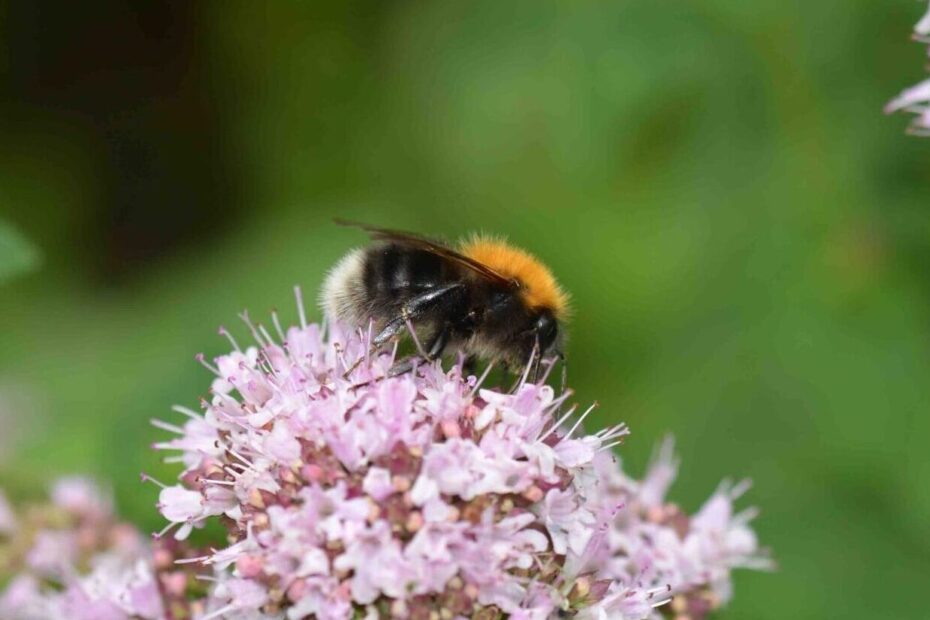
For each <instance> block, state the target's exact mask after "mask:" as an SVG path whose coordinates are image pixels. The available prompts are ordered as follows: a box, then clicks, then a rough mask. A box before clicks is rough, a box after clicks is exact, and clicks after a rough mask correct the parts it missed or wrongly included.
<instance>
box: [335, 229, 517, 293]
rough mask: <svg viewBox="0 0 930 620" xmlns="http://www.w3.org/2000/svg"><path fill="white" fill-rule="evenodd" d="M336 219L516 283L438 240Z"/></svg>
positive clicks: (496, 279) (503, 282)
mask: <svg viewBox="0 0 930 620" xmlns="http://www.w3.org/2000/svg"><path fill="white" fill-rule="evenodd" d="M334 221H335V222H336V223H337V224H339V225H340V226H351V227H353V228H360V229H362V230H364V231H365V232H367V233H368V234H369V235H371V238H372V239H374V240H376V241H393V242H395V243H401V244H403V245H407V246H410V247H414V248H419V249H421V250H425V251H427V252H431V253H433V254H436V255H438V256H442V257H444V258H447V259H449V260H452V261H455V262H456V263H458V264H460V265H462V266H463V267H467V268H468V269H471V270H472V271H474V272H475V273H477V274H478V275H480V276H482V277H484V278H486V279H487V280H490V281H491V282H494V283H496V284H499V285H501V286H505V287H511V286H513V284H514V282H513V280H511V279H510V278H507V277H506V276H503V275H501V274H500V273H498V272H497V271H495V270H493V269H491V268H490V267H488V266H487V265H485V264H484V263H480V262H478V261H476V260H475V259H473V258H469V257H467V256H465V255H464V254H461V253H459V252H456V251H455V250H453V249H452V248H450V247H448V246H445V245H443V244H441V243H439V242H437V241H433V240H431V239H427V238H426V237H422V236H420V235H418V234H416V233H411V232H405V231H403V230H392V229H390V228H378V227H377V226H369V225H367V224H362V223H359V222H352V221H349V220H344V219H342V218H336V219H335V220H334Z"/></svg>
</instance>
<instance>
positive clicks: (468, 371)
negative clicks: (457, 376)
mask: <svg viewBox="0 0 930 620" xmlns="http://www.w3.org/2000/svg"><path fill="white" fill-rule="evenodd" d="M477 367H478V356H477V355H474V354H472V355H469V356H468V357H466V358H465V361H464V362H462V376H464V377H467V376H469V375H473V374H475V371H476V370H477V369H478V368H477Z"/></svg>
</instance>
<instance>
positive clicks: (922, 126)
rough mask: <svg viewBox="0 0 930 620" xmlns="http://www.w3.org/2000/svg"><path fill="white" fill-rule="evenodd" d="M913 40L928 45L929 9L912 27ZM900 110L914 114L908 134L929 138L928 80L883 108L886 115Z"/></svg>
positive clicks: (929, 103) (929, 107) (929, 96)
mask: <svg viewBox="0 0 930 620" xmlns="http://www.w3.org/2000/svg"><path fill="white" fill-rule="evenodd" d="M914 39H915V40H916V41H919V42H921V43H925V44H926V43H930V7H928V9H927V12H926V14H925V15H924V16H923V17H922V18H921V20H920V21H919V22H917V24H916V25H915V26H914ZM928 53H930V49H928ZM901 110H904V111H906V112H911V113H913V114H915V117H914V119H913V120H912V121H911V125H910V127H909V128H908V132H909V133H911V134H913V135H917V136H930V79H928V80H924V81H923V82H921V83H919V84H917V85H916V86H911V87H910V88H906V89H905V90H904V91H903V92H902V93H901V94H900V95H898V96H897V97H895V98H894V99H892V100H891V101H890V102H888V104H887V105H886V106H885V113H886V114H891V113H893V112H898V111H901Z"/></svg>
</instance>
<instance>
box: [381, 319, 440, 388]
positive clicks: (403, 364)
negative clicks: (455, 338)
mask: <svg viewBox="0 0 930 620" xmlns="http://www.w3.org/2000/svg"><path fill="white" fill-rule="evenodd" d="M450 333H451V330H450V329H449V328H448V327H443V328H441V329H440V330H439V331H437V332H436V334H435V335H434V336H433V337H432V338H431V339H430V341H429V345H428V346H427V347H426V351H424V352H423V355H421V356H416V355H411V356H409V357H406V358H404V359H402V360H400V361H399V362H397V363H396V364H394V365H393V366H391V369H390V370H388V376H389V377H396V376H397V375H402V374H405V373H408V372H410V371H411V370H413V368H414V364H415V362H416V361H417V360H418V359H419V358H420V357H422V358H423V359H425V360H426V361H427V362H432V361H433V360H435V359H438V358H439V356H440V355H442V352H443V350H445V348H446V345H447V344H449V336H450Z"/></svg>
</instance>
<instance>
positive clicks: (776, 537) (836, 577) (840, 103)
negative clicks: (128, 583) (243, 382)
mask: <svg viewBox="0 0 930 620" xmlns="http://www.w3.org/2000/svg"><path fill="white" fill-rule="evenodd" d="M924 9H925V4H921V3H918V2H912V1H909V0H900V1H896V2H876V1H874V0H871V1H870V0H843V1H839V0H821V1H819V2H800V1H798V0H780V1H778V2H774V1H770V2H746V1H745V0H680V1H678V2H664V1H661V0H650V1H638V2H634V1H619V2H556V3H550V2H541V1H538V0H537V1H534V2H499V1H496V2H495V1H487V2H483V1H479V2H470V3H458V2H361V1H349V2H306V3H301V2H276V3H268V4H266V3H246V2H219V1H216V2H199V3H188V2H183V1H176V2H166V1H163V0H148V1H129V0H102V1H98V2H94V3H64V2H52V1H50V0H21V1H12V0H9V1H7V2H5V3H0V29H2V35H0V36H2V47H0V75H2V77H3V80H2V86H0V88H2V90H0V221H2V224H0V277H3V278H4V280H3V281H2V283H0V425H2V426H0V483H2V484H3V485H4V486H5V487H7V488H8V489H11V490H12V492H13V493H14V494H23V493H28V492H29V490H30V489H32V488H34V487H35V485H36V483H41V482H45V481H47V480H49V479H51V478H52V477H54V476H56V475H58V474H60V473H65V472H73V471H85V472H90V473H92V474H95V475H98V476H100V477H101V478H104V479H109V480H112V481H113V483H114V486H115V489H116V491H117V496H118V500H119V502H120V505H121V507H122V508H123V510H124V512H125V513H126V514H128V515H129V516H130V517H132V518H133V519H135V520H137V521H138V522H140V523H142V524H143V525H145V526H146V527H149V528H152V529H155V528H157V527H159V523H160V520H159V518H158V516H157V515H156V514H155V511H154V510H153V509H152V504H153V503H154V501H155V493H154V490H153V488H150V487H142V486H140V484H139V481H138V473H139V472H140V471H141V470H146V471H153V472H156V473H158V474H160V475H163V476H165V477H166V478H170V477H171V476H172V475H173V473H174V472H175V471H176V470H175V469H173V468H170V467H165V466H160V465H158V464H157V457H156V455H155V454H154V453H153V452H151V451H150V450H149V449H148V448H147V446H148V444H149V443H151V442H152V441H154V440H156V439H157V438H159V437H161V434H160V433H159V432H158V431H156V430H155V429H152V428H151V427H150V426H149V425H148V419H149V418H150V417H153V416H162V417H164V416H171V415H172V414H170V412H169V411H168V407H169V406H170V405H171V404H173V403H181V404H186V405H196V403H197V401H198V397H199V396H200V395H202V394H205V393H206V390H207V388H208V385H209V380H210V377H209V376H208V375H207V373H206V372H205V371H203V369H201V368H200V367H199V366H198V365H197V364H196V363H195V362H194V359H193V357H194V355H195V354H196V353H197V352H199V351H203V352H205V353H207V354H208V355H216V354H218V353H220V352H222V351H223V350H224V342H225V341H224V340H223V339H221V338H219V337H218V336H216V335H215V331H216V328H217V327H218V326H219V325H220V324H225V325H230V326H233V325H236V324H237V319H236V313H237V312H238V311H240V310H241V309H243V308H249V309H250V310H251V312H252V313H253V315H256V316H261V315H263V314H264V313H265V312H267V311H268V310H269V309H271V308H272V307H279V308H281V309H282V310H283V311H284V315H285V316H287V317H289V318H290V319H293V318H294V315H295V312H294V310H293V303H292V295H291V286H292V285H294V284H295V283H299V284H302V285H303V287H304V289H305V291H306V293H307V297H308V298H309V299H311V300H312V299H313V298H314V297H315V291H316V289H317V288H318V286H319V284H320V282H321V279H322V277H323V274H324V272H325V270H326V268H327V267H329V266H330V265H331V264H332V263H333V262H334V261H335V260H337V259H338V258H339V257H340V256H341V255H342V254H343V253H344V252H346V251H347V250H348V249H349V248H350V247H352V246H354V245H357V244H360V243H362V242H363V238H362V236H361V235H360V234H358V233H357V232H356V231H352V230H348V229H342V228H339V227H336V226H334V225H333V224H332V223H331V218H332V217H333V216H336V215H339V216H343V217H349V218H353V219H358V220H362V221H366V222H371V223H374V224H381V225H390V226H394V227H402V228H409V229H413V230H418V231H422V232H426V233H434V234H440V235H446V236H449V237H455V236H457V235H460V234H463V233H466V232H468V231H472V230H475V229H481V230H486V231H493V232H496V233H502V234H505V235H507V236H508V237H509V238H510V239H511V240H512V241H514V242H516V243H518V244H520V245H523V246H526V247H527V248H530V249H531V250H533V251H534V252H536V253H538V254H539V255H540V256H541V257H542V258H543V259H544V260H545V261H547V262H548V263H549V264H550V265H551V266H552V268H553V269H554V271H555V273H556V274H558V276H559V277H560V279H561V280H562V281H563V282H564V284H565V286H566V288H567V289H569V290H570V291H571V293H572V294H573V297H574V307H575V311H576V312H575V317H576V318H575V320H574V321H573V323H572V325H571V342H570V346H569V355H570V357H571V360H572V367H571V383H572V385H573V387H574V388H575V389H576V391H577V395H578V399H579V400H580V401H582V402H589V401H592V400H595V399H596V400H598V401H600V402H601V404H602V405H603V406H602V407H601V408H600V409H599V410H598V412H597V419H596V420H595V421H594V425H597V426H599V425H603V424H607V423H609V422H614V421H619V420H625V421H627V422H628V423H629V424H630V426H631V427H632V429H633V435H632V437H631V438H630V439H629V440H628V442H627V443H626V445H625V446H624V447H623V448H622V454H623V455H624V456H625V457H626V458H627V459H628V460H629V462H630V463H631V466H632V468H633V470H634V471H636V472H639V471H641V467H642V466H643V464H644V463H645V461H646V460H647V457H648V455H649V453H650V451H651V449H652V446H653V444H654V443H655V442H656V441H658V440H659V439H660V438H661V437H662V435H663V434H665V433H666V432H669V431H672V432H674V433H675V435H676V436H677V438H678V446H679V449H680V451H681V454H682V458H683V464H684V466H683V469H682V472H681V477H680V480H679V483H678V484H677V485H676V487H675V489H674V495H675V496H676V497H677V498H679V499H680V500H681V502H682V503H683V504H684V505H685V506H686V507H688V508H689V509H693V508H696V507H697V505H698V504H699V502H700V501H701V500H702V498H704V497H706V496H707V495H708V494H709V493H710V491H712V490H713V488H714V487H715V485H716V484H717V482H718V481H719V479H720V478H721V477H723V476H726V475H733V476H749V477H751V478H752V479H753V480H754V481H755V487H754V489H753V490H752V492H751V494H750V496H749V497H748V499H747V500H746V502H751V503H754V504H757V505H759V506H761V507H762V509H763V512H762V516H761V518H760V519H759V520H758V521H757V526H758V530H759V532H760V535H761V538H762V539H763V541H764V542H765V543H766V544H768V545H770V546H771V547H772V548H773V550H774V552H775V555H776V557H777V559H778V561H779V563H780V569H779V571H778V572H776V573H774V574H771V575H764V574H744V573H741V574H739V575H738V576H737V579H736V592H737V593H736V598H735V601H734V603H733V604H732V606H731V607H730V608H729V609H728V610H727V611H726V612H725V613H723V614H721V616H720V617H721V618H726V619H730V620H733V619H737V618H754V619H769V618H771V619H776V618H777V619H779V620H782V619H784V618H838V617H842V618H847V619H851V618H896V619H907V618H926V617H927V614H928V612H927V603H926V601H924V600H923V599H922V597H921V596H920V593H921V592H922V588H923V587H925V586H926V581H927V578H928V577H930V527H928V523H930V458H928V456H927V454H928V447H927V443H928V439H930V415H928V413H930V412H928V402H930V389H928V387H930V382H928V376H930V279H928V277H927V265H928V260H930V245H928V242H930V218H928V207H930V140H923V141H921V140H918V139H914V138H908V137H906V136H905V135H904V133H903V129H904V126H905V124H906V119H905V118H904V117H891V118H889V117H885V116H883V115H882V114H881V108H882V105H883V104H884V102H885V101H886V100H887V99H889V98H890V97H891V96H893V95H895V94H896V93H897V92H899V91H900V89H902V88H903V87H905V86H907V85H908V84H911V83H914V82H916V81H918V80H919V79H921V77H922V75H923V67H922V64H923V63H925V61H926V56H925V54H924V50H923V49H922V48H921V47H920V46H919V45H916V44H914V43H912V42H910V41H909V40H908V39H909V33H910V29H911V26H912V24H913V23H914V22H915V21H916V20H917V19H918V18H919V16H920V14H921V13H922V11H923V10H924ZM17 270H18V271H19V272H20V273H19V275H17V276H15V277H14V275H13V273H14V272H15V271H17ZM236 327H239V326H238V325H236ZM238 333H240V334H244V330H243V329H241V328H240V329H239V332H238Z"/></svg>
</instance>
